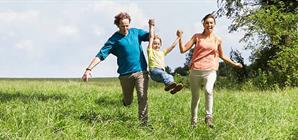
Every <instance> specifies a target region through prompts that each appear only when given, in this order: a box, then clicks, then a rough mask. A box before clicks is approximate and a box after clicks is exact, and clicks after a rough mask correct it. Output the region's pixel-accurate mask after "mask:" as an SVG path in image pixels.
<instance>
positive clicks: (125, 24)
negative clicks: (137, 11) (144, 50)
mask: <svg viewBox="0 0 298 140" xmlns="http://www.w3.org/2000/svg"><path fill="white" fill-rule="evenodd" d="M129 24H130V23H129V19H126V18H125V19H122V20H120V22H119V25H118V28H119V32H120V33H121V34H123V35H127V34H128V29H129Z"/></svg>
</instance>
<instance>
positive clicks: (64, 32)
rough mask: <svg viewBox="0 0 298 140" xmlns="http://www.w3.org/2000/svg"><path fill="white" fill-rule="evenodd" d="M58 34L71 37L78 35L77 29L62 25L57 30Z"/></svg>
mask: <svg viewBox="0 0 298 140" xmlns="http://www.w3.org/2000/svg"><path fill="white" fill-rule="evenodd" d="M57 30H58V33H60V34H62V35H66V36H73V35H78V34H79V29H78V27H76V26H73V25H63V26H59V27H58V28H57Z"/></svg>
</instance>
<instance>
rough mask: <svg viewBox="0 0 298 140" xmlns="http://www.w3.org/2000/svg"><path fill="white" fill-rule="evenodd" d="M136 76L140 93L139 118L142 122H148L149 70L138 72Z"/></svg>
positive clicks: (138, 92) (137, 88) (138, 93)
mask: <svg viewBox="0 0 298 140" xmlns="http://www.w3.org/2000/svg"><path fill="white" fill-rule="evenodd" d="M134 77H135V78H136V81H135V82H136V83H135V85H136V90H137V95H138V105H139V108H138V109H139V120H140V121H141V123H142V124H146V123H147V121H148V98H147V91H148V72H138V73H135V74H134Z"/></svg>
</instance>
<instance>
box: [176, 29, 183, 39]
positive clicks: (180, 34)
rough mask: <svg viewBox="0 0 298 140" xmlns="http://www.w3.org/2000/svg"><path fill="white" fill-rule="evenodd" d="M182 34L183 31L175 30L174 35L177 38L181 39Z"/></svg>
mask: <svg viewBox="0 0 298 140" xmlns="http://www.w3.org/2000/svg"><path fill="white" fill-rule="evenodd" d="M182 34H183V31H182V30H177V33H176V35H177V37H178V38H181V37H182Z"/></svg>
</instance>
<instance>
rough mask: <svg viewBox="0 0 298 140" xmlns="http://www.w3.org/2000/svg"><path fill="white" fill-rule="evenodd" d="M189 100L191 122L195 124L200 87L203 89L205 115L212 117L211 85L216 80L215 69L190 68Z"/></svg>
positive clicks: (212, 85)
mask: <svg viewBox="0 0 298 140" xmlns="http://www.w3.org/2000/svg"><path fill="white" fill-rule="evenodd" d="M189 81H190V88H191V93H192V100H191V123H192V124H196V123H197V118H198V105H199V103H200V91H202V90H200V89H202V88H204V89H203V90H204V91H205V111H206V117H212V110H213V87H214V83H215V81H216V71H215V70H211V71H202V70H191V71H190V75H189Z"/></svg>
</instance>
